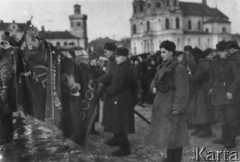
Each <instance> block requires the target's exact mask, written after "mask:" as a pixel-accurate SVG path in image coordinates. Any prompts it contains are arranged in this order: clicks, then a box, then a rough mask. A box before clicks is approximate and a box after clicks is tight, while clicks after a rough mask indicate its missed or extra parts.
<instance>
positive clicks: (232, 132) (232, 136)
mask: <svg viewBox="0 0 240 162" xmlns="http://www.w3.org/2000/svg"><path fill="white" fill-rule="evenodd" d="M236 130H237V129H236V128H235V127H232V126H229V131H228V134H229V135H228V140H227V142H226V143H225V147H226V148H228V149H231V148H234V147H235V146H236V143H235V139H236V136H237V131H236Z"/></svg>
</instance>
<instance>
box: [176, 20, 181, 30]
mask: <svg viewBox="0 0 240 162" xmlns="http://www.w3.org/2000/svg"><path fill="white" fill-rule="evenodd" d="M176 28H177V29H179V28H180V21H179V18H178V17H177V18H176Z"/></svg>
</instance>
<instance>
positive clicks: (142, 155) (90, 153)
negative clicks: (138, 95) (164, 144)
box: [0, 105, 240, 162]
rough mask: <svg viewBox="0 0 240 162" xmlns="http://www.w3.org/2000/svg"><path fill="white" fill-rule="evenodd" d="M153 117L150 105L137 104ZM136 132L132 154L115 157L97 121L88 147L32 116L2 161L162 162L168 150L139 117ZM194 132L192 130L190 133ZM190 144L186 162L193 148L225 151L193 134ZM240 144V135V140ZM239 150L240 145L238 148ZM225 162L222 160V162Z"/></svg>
mask: <svg viewBox="0 0 240 162" xmlns="http://www.w3.org/2000/svg"><path fill="white" fill-rule="evenodd" d="M136 109H137V110H138V111H139V112H141V114H143V115H144V116H146V117H147V118H148V119H149V120H150V118H151V117H150V116H151V106H149V105H148V106H146V107H145V108H141V107H136ZM135 123H136V134H134V135H130V136H129V139H130V142H131V145H132V155H130V156H128V157H122V158H116V157H112V156H111V155H110V153H111V152H112V151H114V150H115V149H116V148H111V147H108V146H106V145H105V144H104V141H105V140H107V139H109V138H110V137H111V136H110V135H109V134H107V133H104V132H102V126H101V124H100V123H98V124H97V130H98V131H99V132H100V133H101V134H100V135H99V136H94V135H91V136H89V140H88V146H87V148H84V147H81V146H78V145H76V144H75V143H73V142H72V141H71V140H69V139H66V138H64V137H62V136H61V132H60V131H58V130H52V129H49V128H48V127H47V126H46V124H44V123H41V122H39V121H35V120H32V119H27V120H24V122H23V123H22V124H20V125H18V126H16V128H17V129H16V131H15V137H14V141H13V142H12V143H11V144H8V145H6V146H2V147H1V151H0V162H38V161H42V162H43V161H44V162H45V161H54V162H55V161H59V162H161V161H162V159H163V158H164V156H165V150H158V149H157V148H155V147H152V146H150V145H149V144H148V139H149V138H148V137H149V130H150V127H149V125H148V124H146V123H145V122H144V121H143V120H142V119H140V118H139V117H138V116H136V117H135ZM213 128H214V135H213V137H215V136H218V135H219V134H220V129H219V125H214V127H213ZM190 132H191V131H189V133H190ZM190 138H191V139H190V143H191V145H190V146H188V147H186V148H184V154H183V160H182V161H183V162H192V161H193V160H192V157H193V153H192V148H193V147H207V150H222V147H221V145H214V144H212V142H211V141H212V138H204V139H199V138H196V137H190ZM237 143H238V145H240V138H238V139H237ZM235 150H236V151H239V152H240V147H239V146H238V147H237V148H235ZM221 162H223V161H221Z"/></svg>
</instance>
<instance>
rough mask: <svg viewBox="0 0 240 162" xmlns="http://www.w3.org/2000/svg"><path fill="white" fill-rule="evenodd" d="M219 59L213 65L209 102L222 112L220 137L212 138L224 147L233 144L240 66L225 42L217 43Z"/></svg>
mask: <svg viewBox="0 0 240 162" xmlns="http://www.w3.org/2000/svg"><path fill="white" fill-rule="evenodd" d="M216 47H217V50H218V55H219V57H220V59H219V60H218V61H217V62H216V64H215V65H214V66H213V77H212V80H213V85H212V96H211V103H212V105H213V106H214V107H215V108H219V109H221V113H222V137H221V138H219V139H216V140H214V142H215V143H219V144H223V145H225V147H226V148H232V147H234V146H235V138H236V135H237V132H236V131H237V128H238V125H239V123H238V121H239V120H238V112H239V111H238V108H239V85H240V70H239V69H240V67H239V65H238V63H237V61H236V60H234V59H232V58H231V57H229V53H228V48H227V42H225V41H221V42H219V43H218V44H217V46H216Z"/></svg>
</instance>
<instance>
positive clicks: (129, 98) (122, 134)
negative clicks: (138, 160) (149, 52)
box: [104, 48, 137, 156]
mask: <svg viewBox="0 0 240 162" xmlns="http://www.w3.org/2000/svg"><path fill="white" fill-rule="evenodd" d="M127 56H128V50H127V49H126V48H117V50H116V62H117V67H116V69H115V70H114V73H113V78H112V81H111V85H110V86H109V87H108V88H107V90H106V96H107V97H108V99H109V104H110V107H111V108H110V109H107V110H106V118H107V121H108V122H106V123H104V131H106V132H111V133H115V134H117V135H118V142H119V143H118V146H120V148H119V149H118V150H117V151H115V152H113V153H112V155H113V156H125V155H129V154H131V149H130V144H129V141H128V138H127V134H128V133H134V132H135V129H134V106H135V104H136V92H137V88H136V87H137V86H136V85H137V83H136V78H135V76H134V75H133V72H134V69H133V67H132V66H131V63H130V61H129V60H128V59H127Z"/></svg>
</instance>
